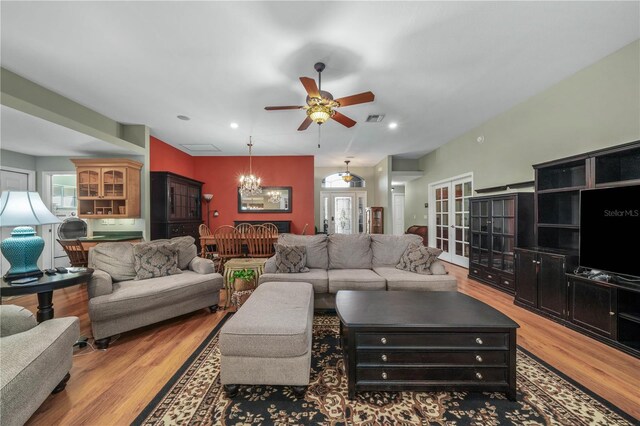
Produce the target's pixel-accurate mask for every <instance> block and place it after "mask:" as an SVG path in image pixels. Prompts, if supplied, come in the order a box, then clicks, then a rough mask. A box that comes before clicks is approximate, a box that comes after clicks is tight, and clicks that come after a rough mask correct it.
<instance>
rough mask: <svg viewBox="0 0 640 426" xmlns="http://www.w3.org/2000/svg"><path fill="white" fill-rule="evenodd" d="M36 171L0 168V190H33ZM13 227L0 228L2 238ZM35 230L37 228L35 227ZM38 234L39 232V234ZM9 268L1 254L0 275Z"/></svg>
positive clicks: (4, 237) (34, 188)
mask: <svg viewBox="0 0 640 426" xmlns="http://www.w3.org/2000/svg"><path fill="white" fill-rule="evenodd" d="M35 190H36V172H35V171H33V170H23V169H16V168H13V167H4V166H3V167H2V168H0V192H4V191H35ZM11 231H13V228H1V232H2V235H1V236H0V237H1V238H2V240H0V241H4V240H5V239H7V238H9V237H10V236H11ZM36 232H37V229H36ZM39 235H40V234H39ZM8 270H9V262H8V261H7V259H5V258H4V256H2V262H1V265H0V275H4V274H5V273H6V271H8Z"/></svg>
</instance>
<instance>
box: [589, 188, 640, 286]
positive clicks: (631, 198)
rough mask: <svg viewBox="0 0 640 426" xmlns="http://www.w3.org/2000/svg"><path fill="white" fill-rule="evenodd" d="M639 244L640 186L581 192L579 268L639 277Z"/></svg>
mask: <svg viewBox="0 0 640 426" xmlns="http://www.w3.org/2000/svg"><path fill="white" fill-rule="evenodd" d="M623 241H625V242H628V243H627V244H626V248H625V247H623V246H622V242H623ZM629 243H630V244H629ZM639 244H640V185H631V186H620V187H612V188H599V189H585V190H583V191H581V192H580V266H583V267H586V268H592V269H599V270H602V271H605V272H609V273H613V274H623V275H631V276H633V277H640V255H639V253H640V249H639Z"/></svg>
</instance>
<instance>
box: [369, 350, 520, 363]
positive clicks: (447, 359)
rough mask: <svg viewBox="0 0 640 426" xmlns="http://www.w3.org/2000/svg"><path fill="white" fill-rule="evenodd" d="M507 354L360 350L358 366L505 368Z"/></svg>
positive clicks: (501, 352)
mask: <svg viewBox="0 0 640 426" xmlns="http://www.w3.org/2000/svg"><path fill="white" fill-rule="evenodd" d="M389 349H391V348H389ZM508 355H509V353H508V352H506V351H469V352H416V351H393V350H387V351H383V350H374V351H369V350H365V351H363V350H360V351H358V354H357V359H358V366H361V365H364V364H369V365H371V366H373V365H377V366H383V365H384V364H448V365H498V366H502V365H504V366H506V365H507V357H508Z"/></svg>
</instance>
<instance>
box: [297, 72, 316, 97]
mask: <svg viewBox="0 0 640 426" xmlns="http://www.w3.org/2000/svg"><path fill="white" fill-rule="evenodd" d="M300 81H301V82H302V85H303V86H304V88H305V90H306V91H307V93H308V94H309V97H311V98H319V97H320V92H319V91H318V85H317V84H316V81H315V80H314V79H312V78H309V77H300Z"/></svg>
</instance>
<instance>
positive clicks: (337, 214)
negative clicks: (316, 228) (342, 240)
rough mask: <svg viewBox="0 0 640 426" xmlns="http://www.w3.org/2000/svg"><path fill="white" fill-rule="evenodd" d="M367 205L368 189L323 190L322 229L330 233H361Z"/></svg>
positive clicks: (321, 204)
mask: <svg viewBox="0 0 640 426" xmlns="http://www.w3.org/2000/svg"><path fill="white" fill-rule="evenodd" d="M366 206H367V193H366V191H350V192H346V191H345V192H333V191H321V192H320V218H321V219H322V223H321V224H320V225H321V228H320V229H321V230H322V231H323V232H326V233H328V234H361V233H363V232H364V227H365V226H364V225H365V224H364V220H365V217H364V213H365V207H366Z"/></svg>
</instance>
